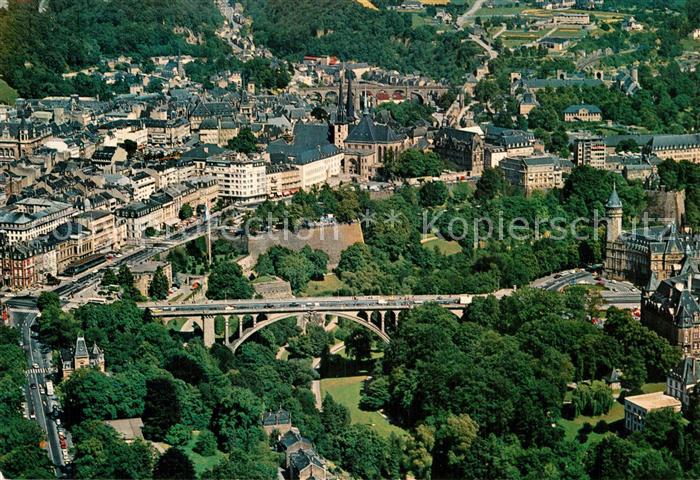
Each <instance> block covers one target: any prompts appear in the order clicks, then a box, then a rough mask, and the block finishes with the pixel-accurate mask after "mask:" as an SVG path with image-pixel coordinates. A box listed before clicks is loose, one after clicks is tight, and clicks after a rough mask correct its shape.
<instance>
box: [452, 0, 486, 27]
mask: <svg viewBox="0 0 700 480" xmlns="http://www.w3.org/2000/svg"><path fill="white" fill-rule="evenodd" d="M484 3H486V0H476V2H474V5H472V6H471V7H469V10H467V11H466V12H464V14H462V15H460V16H459V17H457V25H458V26H460V27H462V26H464V24H465V23H467V20H469V19H470V18H471V17H473V16H474V15H475V14H476V12H478V11H479V9H480V8H481V7H483V6H484Z"/></svg>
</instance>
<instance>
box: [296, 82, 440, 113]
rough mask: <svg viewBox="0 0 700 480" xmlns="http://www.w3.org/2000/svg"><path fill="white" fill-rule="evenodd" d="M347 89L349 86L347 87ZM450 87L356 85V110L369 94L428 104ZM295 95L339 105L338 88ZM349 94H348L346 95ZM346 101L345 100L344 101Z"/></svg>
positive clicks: (310, 89)
mask: <svg viewBox="0 0 700 480" xmlns="http://www.w3.org/2000/svg"><path fill="white" fill-rule="evenodd" d="M345 88H347V86H346V87H345ZM449 90H450V87H448V86H446V85H384V84H380V83H369V82H368V83H354V84H353V91H354V94H355V95H354V102H355V110H356V111H359V109H360V107H361V104H360V102H361V101H362V97H363V96H364V92H367V94H368V95H370V96H371V98H373V99H376V98H377V95H378V94H380V93H386V94H387V95H389V97H390V98H391V97H392V96H393V95H394V94H396V93H400V94H401V96H402V97H403V98H405V99H406V100H416V101H418V102H420V103H423V104H426V103H430V102H431V101H435V100H437V99H438V98H439V97H440V96H442V95H443V94H445V93H447V92H448V91H449ZM295 93H298V94H299V95H301V96H303V97H306V98H310V99H312V100H315V101H317V102H319V103H323V102H325V103H335V104H337V103H338V86H337V85H331V86H317V87H309V88H300V89H298V90H297V91H296V92H295ZM346 94H347V93H346ZM343 101H345V99H343Z"/></svg>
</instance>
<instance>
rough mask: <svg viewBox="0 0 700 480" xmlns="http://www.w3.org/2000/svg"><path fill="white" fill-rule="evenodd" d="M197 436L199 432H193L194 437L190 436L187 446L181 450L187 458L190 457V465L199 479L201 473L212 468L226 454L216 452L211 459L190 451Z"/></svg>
mask: <svg viewBox="0 0 700 480" xmlns="http://www.w3.org/2000/svg"><path fill="white" fill-rule="evenodd" d="M197 436H199V432H194V435H192V438H191V439H190V441H189V442H187V445H185V446H184V447H183V448H182V449H183V450H184V451H185V453H186V454H187V456H188V457H190V460H192V463H193V464H194V469H195V471H196V472H197V476H198V477H199V476H200V475H201V474H202V472H204V471H206V470H209V469H211V468H213V467H214V466H216V465H217V464H218V463H219V462H220V461H221V460H222V459H224V458H226V454H224V453H223V452H221V451H219V450H217V452H216V454H214V455H212V456H211V457H203V456H201V455H200V454H198V453H196V452H194V451H193V450H192V449H193V448H194V445H195V443H197Z"/></svg>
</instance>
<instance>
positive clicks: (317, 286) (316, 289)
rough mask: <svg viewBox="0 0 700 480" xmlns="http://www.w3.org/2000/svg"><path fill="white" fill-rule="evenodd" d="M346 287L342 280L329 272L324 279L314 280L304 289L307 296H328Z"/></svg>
mask: <svg viewBox="0 0 700 480" xmlns="http://www.w3.org/2000/svg"><path fill="white" fill-rule="evenodd" d="M343 287H345V284H344V283H343V281H342V280H340V279H339V278H338V277H336V276H335V274H333V273H329V274H327V275H326V276H325V278H324V279H323V280H318V281H317V280H312V281H310V282H309V284H308V285H307V287H306V290H304V296H305V297H328V296H331V295H333V294H334V293H335V292H336V291H338V290H339V289H341V288H343Z"/></svg>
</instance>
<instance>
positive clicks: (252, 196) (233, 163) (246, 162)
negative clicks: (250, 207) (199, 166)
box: [204, 152, 267, 204]
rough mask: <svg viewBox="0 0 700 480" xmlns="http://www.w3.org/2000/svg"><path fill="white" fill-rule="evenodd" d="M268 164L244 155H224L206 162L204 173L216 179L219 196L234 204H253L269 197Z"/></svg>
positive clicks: (212, 157) (215, 156) (216, 156)
mask: <svg viewBox="0 0 700 480" xmlns="http://www.w3.org/2000/svg"><path fill="white" fill-rule="evenodd" d="M265 169H266V164H265V162H264V161H263V160H262V159H260V158H249V157H248V156H246V155H244V154H242V153H231V152H229V153H223V154H219V155H214V156H211V157H209V158H208V159H207V160H206V164H205V167H204V173H205V174H206V175H210V176H212V177H214V178H215V179H216V182H217V183H218V185H219V196H220V197H221V198H224V199H226V200H230V201H233V202H240V203H243V204H252V203H257V202H262V201H264V200H265V198H266V197H267V177H266V170H265Z"/></svg>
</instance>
